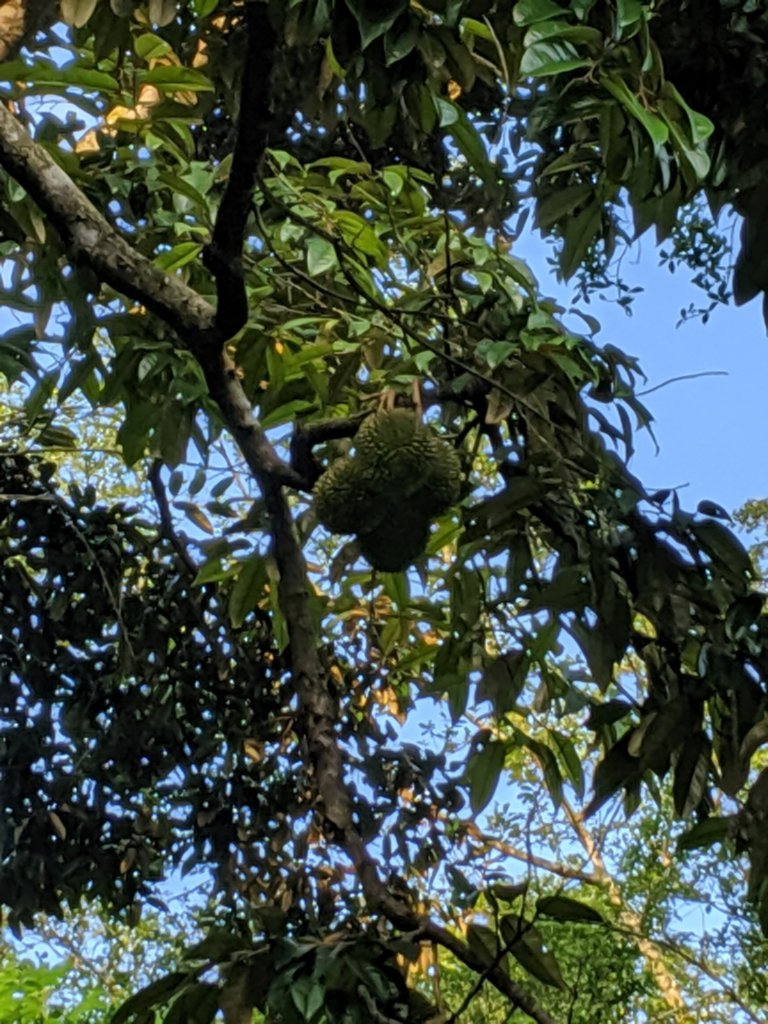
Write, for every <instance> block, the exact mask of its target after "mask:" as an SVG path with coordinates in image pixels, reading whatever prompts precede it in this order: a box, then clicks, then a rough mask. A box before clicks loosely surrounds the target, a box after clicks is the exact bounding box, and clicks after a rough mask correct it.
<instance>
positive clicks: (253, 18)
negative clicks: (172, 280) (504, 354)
mask: <svg viewBox="0 0 768 1024" xmlns="http://www.w3.org/2000/svg"><path fill="white" fill-rule="evenodd" d="M245 26H246V32H247V40H248V41H247V46H246V51H245V58H244V60H243V71H242V76H243V78H242V84H241V86H240V110H239V112H238V120H237V139H236V142H235V149H234V153H233V155H232V168H231V170H230V173H229V179H228V181H227V187H226V190H225V192H224V196H223V198H222V201H221V205H220V206H219V212H218V214H217V217H216V225H215V227H214V229H213V237H212V238H211V241H210V243H209V244H208V245H207V246H206V248H205V251H204V253H203V263H204V264H205V266H206V267H207V268H208V269H209V270H210V271H211V273H212V274H213V276H214V278H215V279H216V292H217V300H218V301H217V304H216V327H217V328H218V330H219V332H220V333H221V335H222V336H223V337H224V338H231V337H232V336H233V335H234V334H237V332H238V331H239V330H240V328H241V327H243V326H244V324H245V323H246V321H247V320H248V296H247V293H246V289H245V280H244V277H243V262H242V254H243V243H244V241H245V234H246V226H247V224H248V213H249V211H250V208H251V201H252V197H253V190H254V187H255V185H256V173H257V170H258V167H259V164H260V163H261V160H262V158H263V156H264V152H265V150H266V148H267V141H268V136H269V129H270V125H271V121H272V110H271V99H272V95H271V85H272V65H273V63H274V59H275V46H276V43H277V40H276V37H275V33H274V30H273V28H272V24H271V22H270V19H269V13H268V8H267V6H266V5H265V4H261V3H255V2H254V0H250V2H249V3H246V5H245Z"/></svg>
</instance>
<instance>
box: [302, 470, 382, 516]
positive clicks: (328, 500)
mask: <svg viewBox="0 0 768 1024" xmlns="http://www.w3.org/2000/svg"><path fill="white" fill-rule="evenodd" d="M313 497H314V505H315V513H316V515H317V518H318V520H319V521H320V522H321V523H322V524H323V526H325V527H326V528H327V529H329V530H330V531H331V533H357V531H358V530H359V529H360V525H361V524H362V523H365V524H366V526H369V527H371V528H374V527H375V526H377V525H378V523H379V522H381V519H382V518H383V516H384V515H385V514H386V508H384V507H383V506H382V503H381V500H380V499H379V498H378V497H377V496H376V495H375V494H374V493H373V492H372V491H371V490H370V488H369V487H368V485H367V483H366V479H365V475H364V474H363V473H362V472H361V470H360V467H359V466H358V464H357V463H356V462H355V461H354V460H353V459H351V458H349V457H345V458H343V459H337V460H336V461H335V462H333V463H332V464H331V466H330V468H329V469H327V470H326V471H325V473H323V475H322V476H321V477H320V479H319V480H318V481H317V483H316V484H315V489H314V492H313Z"/></svg>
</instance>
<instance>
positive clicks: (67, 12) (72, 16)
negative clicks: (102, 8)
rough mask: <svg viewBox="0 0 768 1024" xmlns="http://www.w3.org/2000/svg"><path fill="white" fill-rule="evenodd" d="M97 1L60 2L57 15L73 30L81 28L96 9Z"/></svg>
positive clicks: (64, 0) (68, 0) (72, 0)
mask: <svg viewBox="0 0 768 1024" xmlns="http://www.w3.org/2000/svg"><path fill="white" fill-rule="evenodd" d="M97 2H98V0H61V3H60V4H59V13H60V14H61V17H62V20H63V21H65V22H66V23H67V24H68V25H74V27H75V28H82V27H83V25H84V24H85V23H86V22H87V21H88V19H89V18H90V16H91V15H92V14H93V12H94V10H95V9H96V4H97Z"/></svg>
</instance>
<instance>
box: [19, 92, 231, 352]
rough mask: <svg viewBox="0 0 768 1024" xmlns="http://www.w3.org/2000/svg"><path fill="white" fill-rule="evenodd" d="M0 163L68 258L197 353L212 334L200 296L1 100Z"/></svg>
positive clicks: (208, 311) (209, 313) (208, 314)
mask: <svg viewBox="0 0 768 1024" xmlns="http://www.w3.org/2000/svg"><path fill="white" fill-rule="evenodd" d="M0 164H1V165H2V166H3V167H4V168H5V170H6V171H7V172H8V173H9V174H10V175H11V177H13V178H15V180H16V181H17V182H18V183H19V184H20V185H23V186H24V188H25V189H26V190H27V192H28V193H29V194H30V196H31V197H32V198H33V199H34V200H35V202H36V203H37V205H38V206H39V207H40V209H41V210H42V211H43V212H44V213H45V215H46V216H47V217H48V219H49V220H50V222H51V224H52V225H53V227H55V228H56V230H57V231H58V233H59V235H61V238H62V241H63V242H64V245H65V246H66V248H67V251H68V253H69V255H70V257H71V259H72V260H73V262H75V263H82V264H85V265H87V266H88V267H90V268H91V269H92V270H93V271H94V272H95V273H96V275H97V276H98V278H99V279H100V280H101V281H104V282H106V283H107V284H108V285H110V286H111V287H112V288H114V289H115V290H116V291H119V292H121V293H122V294H123V295H127V296H128V298H131V299H134V300H135V301H136V302H140V303H141V304H142V305H143V306H146V308H147V309H148V310H150V311H151V312H152V313H154V314H155V315H156V316H158V317H160V319H161V320H163V321H165V323H167V324H168V325H169V326H170V327H172V328H173V330H174V331H176V333H177V334H178V335H179V337H180V338H182V339H183V340H184V341H185V343H186V344H187V345H189V347H190V348H192V349H193V351H194V352H195V354H196V355H197V354H198V353H199V352H200V351H202V349H203V348H204V347H205V345H206V343H207V342H209V341H213V340H214V338H213V337H212V329H213V321H214V313H213V309H212V307H211V306H210V305H209V304H208V303H207V302H206V301H205V299H203V298H201V297H200V295H198V293H197V292H196V291H193V289H192V288H189V287H188V286H187V285H186V284H184V283H183V282H182V281H181V280H180V279H179V278H176V277H170V276H169V275H168V274H166V273H165V271H163V270H160V268H159V267H156V266H155V265H154V264H153V263H152V261H151V260H148V259H147V258H146V257H145V256H143V255H142V254H141V253H139V252H138V251H137V250H136V249H134V248H133V246H132V245H131V244H130V242H128V241H126V240H125V239H124V238H123V237H122V236H121V235H120V234H118V232H117V231H115V229H114V228H113V227H112V225H111V224H110V223H109V222H108V221H107V219H106V218H105V217H104V216H103V215H102V214H101V213H99V211H98V210H97V209H96V207H95V206H94V205H93V203H91V202H90V200H89V199H87V198H86V197H85V196H84V195H83V193H82V192H81V191H80V189H79V188H78V187H77V186H76V185H75V184H74V182H73V181H72V179H71V178H70V177H69V176H68V175H67V174H66V172H65V171H63V170H62V169H61V167H59V165H58V164H57V163H56V162H55V161H54V160H53V158H52V157H51V156H50V155H49V154H48V152H47V150H45V149H43V147H42V146H40V145H38V144H37V143H36V142H35V141H34V140H33V139H31V138H30V136H29V135H28V133H27V131H26V130H25V129H24V127H23V126H22V125H21V124H20V123H19V121H17V120H16V118H15V117H14V115H13V114H12V113H11V112H10V111H9V110H8V109H7V108H6V107H5V106H3V104H2V103H0Z"/></svg>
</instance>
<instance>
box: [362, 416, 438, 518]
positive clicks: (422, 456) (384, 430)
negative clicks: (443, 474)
mask: <svg viewBox="0 0 768 1024" xmlns="http://www.w3.org/2000/svg"><path fill="white" fill-rule="evenodd" d="M435 440H436V438H434V437H433V435H432V433H431V431H430V430H429V429H428V428H427V427H425V426H424V424H423V423H421V421H420V420H419V419H418V417H417V416H416V414H415V413H414V412H413V411H411V410H410V409H388V410H384V409H382V410H380V411H379V412H376V413H374V414H373V415H372V416H369V417H368V418H367V419H366V420H365V421H364V422H363V425H362V426H361V427H360V430H359V431H358V432H357V437H356V438H355V450H356V452H357V457H358V459H359V461H360V463H361V464H362V465H363V466H364V467H365V469H366V471H367V475H368V476H369V478H370V481H371V487H372V488H374V489H376V490H378V491H379V493H381V494H387V495H391V494H395V493H396V494H397V495H398V496H400V497H404V498H407V497H408V496H409V495H410V494H414V493H415V492H416V491H417V490H418V489H419V487H420V486H421V484H422V477H421V473H422V471H423V469H424V464H425V462H426V461H427V460H428V459H430V457H431V453H432V449H433V445H434V442H435Z"/></svg>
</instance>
